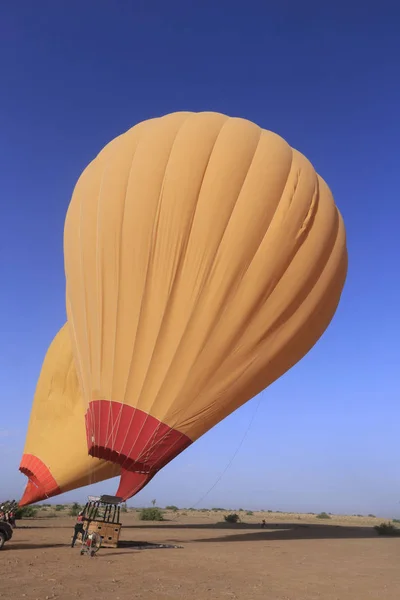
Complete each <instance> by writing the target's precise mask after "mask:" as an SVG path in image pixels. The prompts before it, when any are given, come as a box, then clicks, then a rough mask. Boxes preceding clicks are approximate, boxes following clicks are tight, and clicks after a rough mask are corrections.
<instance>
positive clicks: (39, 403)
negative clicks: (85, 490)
mask: <svg viewBox="0 0 400 600" xmlns="http://www.w3.org/2000/svg"><path fill="white" fill-rule="evenodd" d="M20 471H21V472H22V473H24V474H25V475H26V476H27V477H28V479H29V481H28V483H27V486H26V489H25V492H24V494H23V497H22V499H21V501H20V505H21V506H24V505H27V504H32V503H33V502H38V501H39V500H43V499H45V498H50V497H52V496H56V495H58V494H61V493H63V492H66V491H69V490H73V489H75V488H79V487H81V486H85V485H89V484H90V483H95V482H98V481H102V480H104V479H108V478H111V477H116V476H117V475H119V474H120V467H119V465H117V464H112V463H107V462H105V461H104V460H99V459H97V458H92V457H91V456H89V455H88V452H87V443H86V432H85V415H84V408H83V404H82V400H81V397H80V390H79V385H78V379H77V376H76V370H75V367H74V363H73V355H72V347H71V342H70V337H69V332H68V328H67V326H66V325H64V327H63V328H62V329H61V330H60V331H59V333H58V334H57V335H56V337H55V338H54V340H53V342H52V343H51V345H50V347H49V349H48V351H47V354H46V357H45V359H44V362H43V367H42V371H41V373H40V377H39V381H38V384H37V388H36V393H35V397H34V401H33V405H32V411H31V417H30V421H29V426H28V432H27V438H26V443H25V449H24V454H23V457H22V460H21V464H20Z"/></svg>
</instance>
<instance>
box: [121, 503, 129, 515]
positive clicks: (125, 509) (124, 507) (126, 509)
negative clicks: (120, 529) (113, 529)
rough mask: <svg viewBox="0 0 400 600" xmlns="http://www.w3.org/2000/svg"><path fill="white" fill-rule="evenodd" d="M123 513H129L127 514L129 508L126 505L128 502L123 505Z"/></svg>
mask: <svg viewBox="0 0 400 600" xmlns="http://www.w3.org/2000/svg"><path fill="white" fill-rule="evenodd" d="M121 512H123V513H127V512H128V507H127V505H126V502H124V503H123V504H122V505H121Z"/></svg>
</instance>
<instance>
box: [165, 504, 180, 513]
mask: <svg viewBox="0 0 400 600" xmlns="http://www.w3.org/2000/svg"><path fill="white" fill-rule="evenodd" d="M165 508H166V509H167V510H173V511H174V512H176V511H177V510H179V508H178V507H177V506H174V505H173V504H171V506H166V507H165Z"/></svg>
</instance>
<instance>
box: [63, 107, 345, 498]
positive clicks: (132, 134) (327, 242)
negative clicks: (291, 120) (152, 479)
mask: <svg viewBox="0 0 400 600" xmlns="http://www.w3.org/2000/svg"><path fill="white" fill-rule="evenodd" d="M64 255H65V271H66V281H67V313H68V323H69V327H70V331H71V338H72V340H73V352H74V356H75V359H76V365H77V368H78V372H79V377H80V380H81V386H82V390H83V401H84V407H85V413H86V415H85V418H86V428H87V435H88V448H89V452H90V453H91V455H92V456H96V457H99V458H104V459H107V460H111V461H114V462H116V463H118V464H119V465H120V466H121V467H122V476H121V484H120V488H119V491H118V492H117V493H118V494H119V495H122V496H124V497H127V496H129V493H130V483H129V477H130V475H129V472H138V473H145V474H146V473H147V474H149V475H152V474H154V473H155V472H157V471H158V470H159V469H160V468H162V467H163V466H164V465H165V464H167V463H168V462H169V461H170V460H172V459H173V458H174V457H175V456H177V455H178V454H179V453H180V452H182V451H183V450H184V449H185V448H186V447H187V446H189V444H191V443H192V442H193V441H194V440H196V439H197V438H198V437H199V436H201V435H202V434H203V433H205V432H206V431H207V430H209V429H210V428H211V427H212V426H214V425H215V424H216V423H218V422H219V421H220V420H221V419H223V418H224V417H226V416H227V415H228V414H230V413H231V412H232V411H234V410H235V409H237V408H238V407H239V406H241V405H242V404H243V403H244V402H246V401H247V400H249V399H250V398H252V397H253V396H254V395H256V394H257V393H259V392H260V391H262V390H263V389H264V388H266V387H267V386H268V385H270V384H271V383H272V382H273V381H275V380H276V379H277V378H278V377H280V376H281V375H282V374H283V373H285V372H286V371H287V370H288V369H290V368H291V367H292V366H293V365H294V364H295V363H296V362H298V361H299V360H300V359H301V358H302V357H303V356H304V355H305V354H306V353H307V352H308V351H309V350H310V349H311V348H312V346H313V345H314V344H315V343H316V341H317V340H318V339H319V337H320V336H321V335H322V333H323V332H324V331H325V329H326V328H327V326H328V324H329V323H330V321H331V319H332V317H333V315H334V313H335V311H336V308H337V305H338V303H339V299H340V295H341V292H342V288H343V285H344V282H345V278H346V272H347V251H346V241H345V230H344V225H343V221H342V218H341V216H340V214H339V212H338V210H337V208H336V206H335V203H334V200H333V198H332V195H331V192H330V190H329V188H328V187H327V185H326V184H325V182H324V181H323V180H322V179H321V178H320V177H319V176H318V175H317V173H316V172H315V171H314V169H313V167H312V165H311V164H310V163H309V162H308V161H307V159H306V158H305V157H304V156H303V155H301V154H300V153H299V152H297V151H296V150H294V149H292V148H291V147H290V146H289V145H288V144H287V143H286V142H285V141H284V140H283V139H282V138H280V137H279V136H277V135H275V134H274V133H271V132H270V131H266V130H263V129H260V128H259V127H258V126H256V125H255V124H253V123H251V122H249V121H246V120H244V119H236V118H229V117H226V116H224V115H221V114H216V113H199V114H193V113H174V114H171V115H167V116H165V117H162V118H159V119H153V120H150V121H146V122H143V123H140V124H138V125H137V126H135V127H133V128H132V129H131V130H129V131H128V132H126V133H125V134H123V135H121V136H119V137H118V138H116V139H115V140H114V141H112V142H111V143H110V144H108V145H107V146H106V147H105V148H104V149H103V150H102V152H100V154H99V155H98V156H97V157H96V158H95V159H94V160H93V162H92V163H90V165H89V166H88V167H87V168H86V169H85V171H84V172H83V173H82V175H81V177H80V179H79V181H78V183H77V185H76V187H75V190H74V193H73V196H72V200H71V203H70V206H69V209H68V213H67V217H66V222H65V231H64Z"/></svg>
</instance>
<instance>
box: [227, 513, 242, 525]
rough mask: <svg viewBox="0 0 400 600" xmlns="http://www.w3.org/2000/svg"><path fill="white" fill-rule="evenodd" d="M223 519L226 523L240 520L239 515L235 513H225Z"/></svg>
mask: <svg viewBox="0 0 400 600" xmlns="http://www.w3.org/2000/svg"><path fill="white" fill-rule="evenodd" d="M224 519H225V521H226V522H227V523H238V522H239V521H240V517H239V515H237V514H236V513H231V514H230V515H225V516H224Z"/></svg>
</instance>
